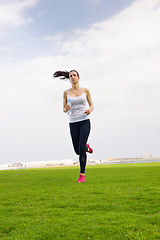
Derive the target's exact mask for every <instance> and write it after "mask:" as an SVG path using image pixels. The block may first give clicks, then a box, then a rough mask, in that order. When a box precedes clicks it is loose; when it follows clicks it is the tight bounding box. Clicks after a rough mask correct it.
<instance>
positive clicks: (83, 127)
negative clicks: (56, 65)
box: [53, 70, 93, 183]
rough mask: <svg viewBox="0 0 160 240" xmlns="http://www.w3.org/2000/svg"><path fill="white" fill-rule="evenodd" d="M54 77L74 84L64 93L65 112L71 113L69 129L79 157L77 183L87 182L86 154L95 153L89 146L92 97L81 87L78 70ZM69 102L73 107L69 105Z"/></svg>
mask: <svg viewBox="0 0 160 240" xmlns="http://www.w3.org/2000/svg"><path fill="white" fill-rule="evenodd" d="M53 77H60V78H61V79H69V80H70V82H71V84H72V87H71V88H70V89H68V90H66V91H64V94H63V111H64V112H65V113H67V112H68V113H69V114H68V115H69V127H70V134H71V138H72V143H73V147H74V151H75V152H76V154H77V155H79V162H80V175H79V179H78V181H77V182H78V183H81V182H85V168H86V161H87V154H86V152H88V153H92V152H93V150H92V148H90V146H89V144H87V140H88V137H89V133H90V128H91V127H90V119H89V114H90V113H91V112H92V111H93V103H92V99H91V95H90V92H89V90H88V89H87V88H81V87H80V86H79V79H80V77H79V74H78V72H77V71H76V70H71V71H70V72H67V71H57V72H55V73H54V74H53ZM69 102H70V103H71V105H69ZM87 105H88V108H87Z"/></svg>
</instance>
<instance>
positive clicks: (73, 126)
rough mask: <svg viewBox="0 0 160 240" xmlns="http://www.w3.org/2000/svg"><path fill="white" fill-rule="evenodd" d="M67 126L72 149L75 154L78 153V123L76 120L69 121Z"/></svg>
mask: <svg viewBox="0 0 160 240" xmlns="http://www.w3.org/2000/svg"><path fill="white" fill-rule="evenodd" d="M69 127H70V134H71V138H72V143H73V147H74V151H75V152H76V154H77V155H79V137H80V128H79V123H78V122H76V123H70V124H69Z"/></svg>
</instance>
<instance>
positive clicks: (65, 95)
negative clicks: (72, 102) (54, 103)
mask: <svg viewBox="0 0 160 240" xmlns="http://www.w3.org/2000/svg"><path fill="white" fill-rule="evenodd" d="M63 112H65V113H66V112H67V91H64V94H63Z"/></svg>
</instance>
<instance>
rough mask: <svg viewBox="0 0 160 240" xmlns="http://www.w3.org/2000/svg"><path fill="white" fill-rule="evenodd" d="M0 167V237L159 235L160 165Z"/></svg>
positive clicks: (95, 239)
mask: <svg viewBox="0 0 160 240" xmlns="http://www.w3.org/2000/svg"><path fill="white" fill-rule="evenodd" d="M78 174H79V167H64V168H63V167H62V168H45V169H24V170H8V171H0V239H1V240H3V239H7V240H11V239H13V240H24V239H25V240H26V239H27V240H32V239H33V240H42V239H45V240H56V239H59V240H60V239H64V240H72V239H74V240H103V239H106V240H110V239H112V240H120V239H122V240H126V239H131V240H133V239H147V240H154V239H160V163H138V164H116V165H97V166H87V170H86V182H85V183H79V184H77V183H76V181H77V179H78Z"/></svg>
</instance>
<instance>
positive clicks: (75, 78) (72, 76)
mask: <svg viewBox="0 0 160 240" xmlns="http://www.w3.org/2000/svg"><path fill="white" fill-rule="evenodd" d="M79 79H80V77H79V76H78V74H77V72H75V71H72V72H70V73H69V80H70V82H71V83H77V82H78V81H79Z"/></svg>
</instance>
